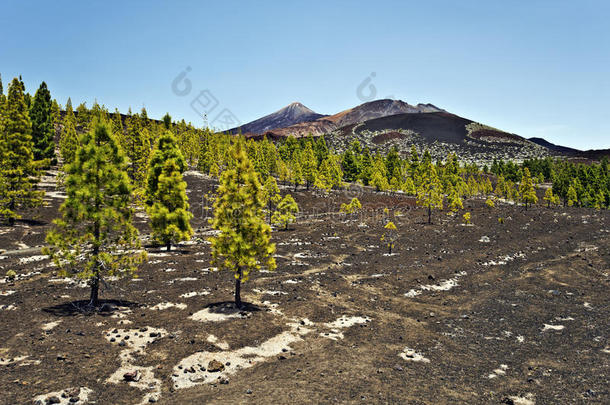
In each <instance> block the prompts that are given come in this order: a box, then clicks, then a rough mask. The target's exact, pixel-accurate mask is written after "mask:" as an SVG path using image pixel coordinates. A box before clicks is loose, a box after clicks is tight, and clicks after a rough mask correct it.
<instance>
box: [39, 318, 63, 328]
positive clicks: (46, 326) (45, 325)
mask: <svg viewBox="0 0 610 405" xmlns="http://www.w3.org/2000/svg"><path fill="white" fill-rule="evenodd" d="M60 323H61V320H59V321H53V322H48V323H45V324H44V325H42V326H41V327H40V328H41V329H42V330H51V329H53V328H55V327H56V326H57V325H59V324H60Z"/></svg>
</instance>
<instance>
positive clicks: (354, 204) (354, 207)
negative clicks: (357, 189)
mask: <svg viewBox="0 0 610 405" xmlns="http://www.w3.org/2000/svg"><path fill="white" fill-rule="evenodd" d="M361 208H362V204H361V203H360V200H358V199H357V198H356V197H354V198H352V200H351V201H350V202H349V204H345V203H343V204H341V208H340V209H339V211H340V212H342V213H344V214H354V213H356V212H358V211H360V209H361Z"/></svg>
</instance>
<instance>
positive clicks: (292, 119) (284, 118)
mask: <svg viewBox="0 0 610 405" xmlns="http://www.w3.org/2000/svg"><path fill="white" fill-rule="evenodd" d="M321 117H325V115H323V114H318V113H316V112H315V111H312V110H310V109H309V108H307V107H305V106H304V105H303V104H301V103H297V102H295V103H291V104H289V105H287V106H286V107H284V108H282V109H280V110H278V111H276V112H274V113H272V114H269V115H265V116H264V117H262V118H259V119H257V120H255V121H252V122H249V123H247V124H244V125H242V126H240V127H236V128H233V129H230V130H229V132H230V133H238V132H241V133H242V134H264V133H265V132H267V131H271V130H274V129H277V128H284V127H289V126H291V125H294V124H299V123H302V122H308V121H315V120H317V119H318V118H321Z"/></svg>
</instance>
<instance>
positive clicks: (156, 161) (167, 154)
mask: <svg viewBox="0 0 610 405" xmlns="http://www.w3.org/2000/svg"><path fill="white" fill-rule="evenodd" d="M170 160H172V161H173V162H174V164H175V165H176V168H177V170H178V172H179V174H180V176H182V173H184V171H185V170H186V161H185V160H184V156H182V152H181V151H180V149H179V148H178V144H177V142H176V137H174V135H173V134H172V133H171V132H169V131H166V132H165V133H164V134H163V135H161V136H160V137H159V139H157V145H156V147H155V150H154V152H153V154H152V157H151V158H150V164H149V167H148V174H147V177H146V192H145V198H146V204H147V205H149V206H151V205H152V204H153V201H155V199H156V196H157V189H158V183H159V177H160V176H161V173H162V172H163V170H164V168H165V164H166V163H167V162H168V161H170Z"/></svg>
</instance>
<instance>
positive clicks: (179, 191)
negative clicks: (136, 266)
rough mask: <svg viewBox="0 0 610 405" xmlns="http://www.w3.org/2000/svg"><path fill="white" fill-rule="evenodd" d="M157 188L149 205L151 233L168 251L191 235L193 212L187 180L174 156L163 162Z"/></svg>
mask: <svg viewBox="0 0 610 405" xmlns="http://www.w3.org/2000/svg"><path fill="white" fill-rule="evenodd" d="M151 171H152V168H151ZM149 173H150V172H149ZM156 188H157V191H156V193H155V194H154V196H153V199H152V201H153V203H152V205H151V206H149V207H148V215H149V217H150V226H151V228H152V236H153V238H154V239H155V240H156V241H157V242H159V243H161V244H162V245H165V246H167V250H168V251H169V250H170V249H171V245H172V243H176V242H180V241H183V240H189V239H190V238H191V236H193V228H191V224H190V221H191V218H192V217H193V214H192V213H191V212H190V211H189V203H188V197H187V195H186V182H185V181H184V180H183V179H182V172H181V171H180V167H179V165H178V164H177V163H176V161H175V160H174V159H169V160H166V161H165V163H164V165H163V171H162V172H161V174H160V175H159V177H158V178H157V184H156Z"/></svg>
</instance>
